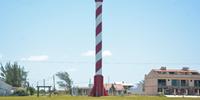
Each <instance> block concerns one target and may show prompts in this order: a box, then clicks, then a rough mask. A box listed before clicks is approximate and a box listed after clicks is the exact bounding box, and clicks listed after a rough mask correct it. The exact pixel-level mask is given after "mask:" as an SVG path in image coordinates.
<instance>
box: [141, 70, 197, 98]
mask: <svg viewBox="0 0 200 100" xmlns="http://www.w3.org/2000/svg"><path fill="white" fill-rule="evenodd" d="M144 91H145V95H159V94H164V95H200V73H199V72H198V71H196V70H190V69H189V68H187V67H184V68H182V69H167V68H166V67H161V68H160V69H153V70H151V71H150V72H149V74H147V75H145V82H144Z"/></svg>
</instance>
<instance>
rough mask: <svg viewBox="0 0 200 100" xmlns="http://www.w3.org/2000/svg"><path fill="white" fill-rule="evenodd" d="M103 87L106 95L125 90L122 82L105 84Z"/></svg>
mask: <svg viewBox="0 0 200 100" xmlns="http://www.w3.org/2000/svg"><path fill="white" fill-rule="evenodd" d="M104 87H105V89H106V91H107V92H108V95H123V94H124V91H125V89H124V87H123V85H122V84H115V83H114V84H105V85H104Z"/></svg>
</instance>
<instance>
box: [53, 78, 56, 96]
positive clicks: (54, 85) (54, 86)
mask: <svg viewBox="0 0 200 100" xmlns="http://www.w3.org/2000/svg"><path fill="white" fill-rule="evenodd" d="M55 90H56V83H55V75H53V91H54V92H55Z"/></svg>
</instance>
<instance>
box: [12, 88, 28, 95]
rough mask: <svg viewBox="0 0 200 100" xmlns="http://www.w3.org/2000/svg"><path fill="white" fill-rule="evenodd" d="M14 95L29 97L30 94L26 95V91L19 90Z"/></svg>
mask: <svg viewBox="0 0 200 100" xmlns="http://www.w3.org/2000/svg"><path fill="white" fill-rule="evenodd" d="M13 95H15V96H27V95H28V94H27V93H26V90H25V89H23V88H18V89H17V90H15V91H14V93H13Z"/></svg>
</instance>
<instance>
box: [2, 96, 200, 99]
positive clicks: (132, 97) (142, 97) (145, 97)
mask: <svg viewBox="0 0 200 100" xmlns="http://www.w3.org/2000/svg"><path fill="white" fill-rule="evenodd" d="M0 100H200V98H166V97H153V96H151V97H150V96H118V97H112V96H108V97H86V96H85V97H84V96H77V97H71V96H54V97H39V98H37V97H35V96H32V97H31V96H29V97H0Z"/></svg>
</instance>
